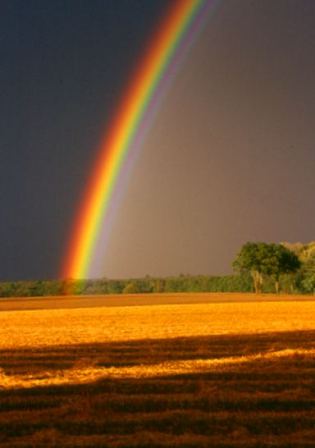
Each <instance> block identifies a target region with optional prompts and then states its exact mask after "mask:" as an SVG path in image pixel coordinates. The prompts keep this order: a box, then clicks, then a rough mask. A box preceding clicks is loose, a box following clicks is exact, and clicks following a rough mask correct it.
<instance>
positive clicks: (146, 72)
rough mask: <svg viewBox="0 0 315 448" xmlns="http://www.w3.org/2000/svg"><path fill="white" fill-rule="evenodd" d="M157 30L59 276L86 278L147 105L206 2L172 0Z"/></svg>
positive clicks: (106, 145) (95, 173)
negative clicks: (122, 170)
mask: <svg viewBox="0 0 315 448" xmlns="http://www.w3.org/2000/svg"><path fill="white" fill-rule="evenodd" d="M170 3H171V8H170V10H169V11H168V12H167V15H166V17H165V19H164V20H163V22H162V24H161V26H160V28H159V30H158V32H157V34H156V35H155V36H153V39H152V41H151V44H150V45H149V46H148V51H147V52H146V53H145V55H144V57H143V59H142V61H141V62H140V64H139V66H138V70H137V71H136V73H135V76H134V77H133V79H132V80H131V82H130V84H129V86H128V88H127V90H126V93H125V95H123V97H122V98H123V100H122V102H121V104H120V106H119V107H118V113H117V114H116V116H115V117H114V119H113V122H112V124H111V126H110V127H109V129H110V130H109V133H108V134H107V135H106V136H105V139H104V141H103V143H102V144H101V147H100V150H99V154H98V157H97V160H96V161H95V165H94V168H93V169H92V172H91V177H90V181H89V184H88V186H87V188H86V190H85V193H84V197H83V200H82V202H81V204H80V206H79V212H78V215H77V216H76V218H75V221H74V226H73V230H72V233H71V239H70V242H69V245H68V247H67V251H66V256H65V259H64V260H63V266H62V272H61V275H62V277H63V278H68V279H84V278H87V277H88V276H89V274H90V273H89V269H90V265H91V261H92V257H93V252H94V250H95V244H96V241H97V237H98V235H99V233H100V232H101V231H102V228H103V226H106V217H107V214H108V210H109V205H110V201H111V199H112V196H113V193H114V189H115V186H116V183H117V179H118V175H119V173H120V171H121V169H122V166H123V163H124V161H125V160H126V157H127V154H128V151H129V150H130V147H131V145H132V143H133V142H134V140H135V138H136V137H137V132H138V131H139V127H140V125H141V122H142V121H143V120H144V118H145V115H146V113H147V112H148V109H149V107H150V104H152V103H153V102H154V100H155V99H156V97H157V95H156V93H157V92H158V90H159V88H161V86H162V83H163V80H165V79H166V78H167V75H168V73H167V72H168V70H169V69H170V68H171V67H172V64H174V60H175V59H176V54H177V53H178V51H179V50H180V46H181V44H183V42H184V41H185V37H187V35H188V34H189V32H190V33H191V35H194V34H196V31H197V29H199V28H200V26H199V25H198V21H200V20H202V19H204V17H205V15H206V12H207V9H208V8H209V6H210V0H172V1H171V2H170Z"/></svg>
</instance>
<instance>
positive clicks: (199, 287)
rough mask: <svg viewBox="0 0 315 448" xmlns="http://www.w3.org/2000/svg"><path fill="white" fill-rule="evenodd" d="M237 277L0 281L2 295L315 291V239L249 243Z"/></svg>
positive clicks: (235, 265) (236, 263) (242, 251)
mask: <svg viewBox="0 0 315 448" xmlns="http://www.w3.org/2000/svg"><path fill="white" fill-rule="evenodd" d="M233 268H234V275H224V276H210V275H183V274H182V275H179V276H171V277H150V276H146V277H144V278H136V279H134V278H132V279H119V280H117V279H116V280H115V279H106V278H103V279H90V280H36V281H18V282H2V283H0V297H36V296H59V295H67V294H69V293H71V294H76V295H93V294H141V293H146V294H148V293H173V292H265V293H269V292H277V293H278V292H285V293H292V294H297V293H302V294H305V293H306V294H315V242H311V243H309V244H301V243H296V244H291V243H281V244H275V243H264V242H248V243H246V244H244V245H243V246H242V248H241V249H240V251H239V253H238V254H237V256H236V257H235V260H234V261H233Z"/></svg>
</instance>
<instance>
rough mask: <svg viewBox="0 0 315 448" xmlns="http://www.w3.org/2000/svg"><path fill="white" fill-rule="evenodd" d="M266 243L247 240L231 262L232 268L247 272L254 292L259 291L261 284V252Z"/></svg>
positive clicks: (243, 272) (242, 272)
mask: <svg viewBox="0 0 315 448" xmlns="http://www.w3.org/2000/svg"><path fill="white" fill-rule="evenodd" d="M265 245H266V243H253V242H247V243H246V244H244V245H243V246H242V248H241V250H240V252H239V253H238V255H237V256H236V258H235V260H234V262H233V268H234V269H235V270H236V271H238V272H240V273H241V274H245V273H249V274H250V275H251V277H252V280H253V286H254V290H255V292H256V293H258V292H261V289H262V285H263V270H262V259H263V257H262V254H263V252H264V251H265V247H264V246H265Z"/></svg>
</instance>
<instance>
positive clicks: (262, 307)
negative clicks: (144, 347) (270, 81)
mask: <svg viewBox="0 0 315 448" xmlns="http://www.w3.org/2000/svg"><path fill="white" fill-rule="evenodd" d="M179 296H180V295H179ZM205 296H206V297H207V298H208V303H198V302H196V303H187V301H186V303H184V304H181V303H177V304H171V305H167V304H162V305H161V304H157V305H152V301H153V300H152V296H147V300H148V301H149V303H150V304H149V305H145V297H141V303H142V304H141V306H137V305H133V306H121V307H120V306H99V307H94V308H87V307H84V308H68V309H67V308H63V309H39V310H14V311H1V312H0V348H2V349H4V348H21V347H34V348H35V347H45V346H52V345H69V344H83V343H100V342H111V341H128V340H138V339H164V338H176V337H183V336H185V337H194V336H207V335H224V334H253V333H263V332H274V331H277V332H279V331H297V330H313V329H315V300H313V301H311V300H310V301H300V300H298V299H297V300H292V298H291V299H290V301H283V300H282V301H263V298H261V297H259V296H252V301H245V302H243V301H238V300H237V299H238V298H240V299H241V298H242V297H241V295H237V296H236V297H235V298H234V299H233V301H231V302H217V301H214V302H212V301H211V298H212V297H211V294H208V295H203V296H202V297H203V299H205ZM217 296H218V295H217V294H216V295H215V297H216V299H217ZM224 296H225V294H222V299H224ZM227 296H228V297H230V295H227ZM185 298H186V299H187V295H186V296H185ZM56 300H57V299H56ZM119 300H120V297H119V296H117V301H118V302H119ZM191 300H194V297H193V295H191ZM197 300H198V299H197ZM69 301H70V302H71V299H69ZM104 301H106V298H105V297H104ZM91 302H93V298H91ZM48 303H49V302H48ZM57 303H58V302H57ZM64 306H65V305H64ZM71 306H72V304H71Z"/></svg>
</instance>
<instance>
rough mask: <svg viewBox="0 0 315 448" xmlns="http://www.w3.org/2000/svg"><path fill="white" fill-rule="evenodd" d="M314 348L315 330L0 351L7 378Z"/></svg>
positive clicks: (1, 363) (0, 365) (1, 366)
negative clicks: (88, 367) (84, 367)
mask: <svg viewBox="0 0 315 448" xmlns="http://www.w3.org/2000/svg"><path fill="white" fill-rule="evenodd" d="M298 348H303V349H311V348H315V331H294V332H277V333H261V334H256V335H252V334H250V335H248V334H243V335H242V334H238V335H219V336H201V337H180V338H174V339H171V338H168V339H146V340H132V341H123V342H121V341H120V342H110V343H93V344H79V345H67V346H62V345H59V346H54V347H45V348H25V349H13V350H12V349H6V350H0V369H2V371H4V372H5V374H7V375H13V374H31V373H38V372H40V371H41V370H43V371H45V372H47V370H49V371H53V370H61V369H69V368H72V367H78V368H79V367H82V366H88V365H93V366H101V367H129V366H135V365H139V364H141V365H145V364H147V365H148V364H158V363H162V362H167V361H185V360H194V359H221V358H226V357H239V356H250V355H254V354H257V353H261V354H264V353H268V352H271V351H277V350H285V349H298Z"/></svg>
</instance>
